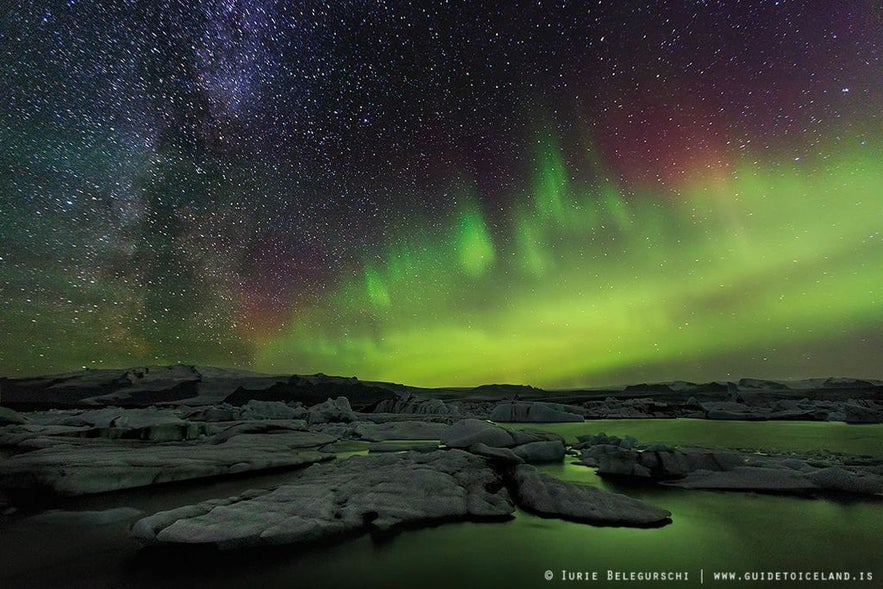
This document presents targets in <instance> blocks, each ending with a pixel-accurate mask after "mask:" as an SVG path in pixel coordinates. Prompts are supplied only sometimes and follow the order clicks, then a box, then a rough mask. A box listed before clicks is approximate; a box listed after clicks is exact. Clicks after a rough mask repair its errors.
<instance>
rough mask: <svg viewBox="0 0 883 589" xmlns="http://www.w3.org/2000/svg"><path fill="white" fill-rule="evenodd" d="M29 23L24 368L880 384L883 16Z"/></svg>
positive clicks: (109, 16) (27, 9)
mask: <svg viewBox="0 0 883 589" xmlns="http://www.w3.org/2000/svg"><path fill="white" fill-rule="evenodd" d="M0 10H2V12H0V49H2V54H0V55H2V57H0V145H2V152H0V304H2V308H0V337H2V342H0V374H5V375H30V374H40V373H49V372H61V371H68V370H75V369H80V368H82V367H93V368H100V367H125V366H133V365H144V364H170V363H176V362H183V363H191V364H212V365H220V366H235V367H244V368H250V369H254V370H258V371H263V372H283V373H313V372H325V373H328V374H341V375H356V376H358V377H360V378H363V379H373V380H392V381H398V382H405V383H408V384H414V385H428V386H435V385H476V384H481V383H486V382H518V383H530V384H534V385H538V386H547V387H556V386H557V387H565V386H580V385H586V386H599V385H604V384H612V383H626V382H639V381H661V380H672V379H685V380H699V381H707V380H721V379H735V378H739V377H743V376H755V377H768V378H803V377H810V376H831V375H842V376H857V377H883V233H881V228H883V60H881V52H883V8H881V4H880V3H879V2H876V1H874V0H856V1H851V0H844V1H842V2H840V1H838V2H823V1H817V2H811V1H807V2H797V1H786V0H780V1H778V2H777V1H774V0H763V1H760V0H757V1H735V0H734V1H719V2H713V1H701V0H693V1H672V2H642V1H629V0H617V1H613V0H603V1H600V2H599V1H592V2H565V1H559V2H517V1H513V2H505V3H503V2H469V3H467V2H443V1H438V2H429V1H426V2H383V1H378V0H366V1H350V2H347V1H342V0H341V1H339V2H309V1H307V2H296V1H290V2H289V1H281V0H280V1H271V0H242V1H238V0H221V1H203V0H149V1H147V0H144V1H140V0H139V1H135V0H129V1H118V0H117V1H102V2H98V1H87V0H63V1H47V0H33V1H27V2H15V3H13V5H12V6H9V7H5V8H2V9H0Z"/></svg>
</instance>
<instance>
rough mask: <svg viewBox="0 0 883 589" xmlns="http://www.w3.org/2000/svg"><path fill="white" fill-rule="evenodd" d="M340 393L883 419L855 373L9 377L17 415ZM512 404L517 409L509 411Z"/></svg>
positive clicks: (477, 408)
mask: <svg viewBox="0 0 883 589" xmlns="http://www.w3.org/2000/svg"><path fill="white" fill-rule="evenodd" d="M340 396H343V397H346V398H347V399H348V400H349V402H350V405H351V406H352V408H353V409H354V410H356V411H362V412H369V413H370V412H376V413H394V414H415V415H417V414H419V415H436V416H444V415H447V416H450V417H453V416H456V415H461V414H462V415H465V414H471V415H477V416H481V417H491V416H493V418H495V419H498V420H500V419H501V418H502V416H504V415H508V416H509V417H508V420H511V421H534V422H542V421H561V420H564V421H569V420H570V421H579V420H581V419H622V418H626V419H632V418H677V417H689V418H699V419H723V420H747V421H755V420H807V421H826V420H827V421H845V422H848V423H880V422H881V421H883V381H875V380H862V379H854V378H817V379H807V380H795V381H773V380H761V379H750V378H743V379H741V380H739V381H737V382H710V383H691V382H684V381H675V382H670V383H644V384H635V385H629V386H625V387H619V388H607V389H575V390H543V389H538V388H535V387H531V386H525V385H510V384H490V385H482V386H478V387H474V388H441V389H426V388H419V387H410V386H407V385H402V384H395V383H384V382H370V381H361V380H358V379H357V378H355V377H340V376H327V375H324V374H315V375H266V374H258V373H254V372H248V371H243V370H232V369H223V368H213V367H203V366H185V365H175V366H147V367H140V368H131V369H127V370H122V369H121V370H107V369H101V370H92V369H87V370H83V371H79V372H72V373H68V374H60V375H52V376H45V377H30V378H0V405H2V406H4V407H8V408H11V409H14V410H17V411H31V410H45V409H52V408H56V409H62V408H69V409H73V408H97V407H108V406H114V407H130V408H136V407H149V406H168V407H175V406H183V407H208V406H217V405H222V404H228V405H232V406H235V407H240V406H244V405H246V404H247V403H249V402H250V401H266V402H272V401H278V402H283V403H289V404H290V403H300V404H302V405H306V406H311V405H315V404H317V403H321V402H323V401H325V400H326V399H329V398H336V397H340ZM505 402H510V405H508V406H505V408H504V406H503V405H502V403H505ZM531 403H536V405H533V406H532V405H531ZM568 416H569V417H568ZM562 417H563V419H562Z"/></svg>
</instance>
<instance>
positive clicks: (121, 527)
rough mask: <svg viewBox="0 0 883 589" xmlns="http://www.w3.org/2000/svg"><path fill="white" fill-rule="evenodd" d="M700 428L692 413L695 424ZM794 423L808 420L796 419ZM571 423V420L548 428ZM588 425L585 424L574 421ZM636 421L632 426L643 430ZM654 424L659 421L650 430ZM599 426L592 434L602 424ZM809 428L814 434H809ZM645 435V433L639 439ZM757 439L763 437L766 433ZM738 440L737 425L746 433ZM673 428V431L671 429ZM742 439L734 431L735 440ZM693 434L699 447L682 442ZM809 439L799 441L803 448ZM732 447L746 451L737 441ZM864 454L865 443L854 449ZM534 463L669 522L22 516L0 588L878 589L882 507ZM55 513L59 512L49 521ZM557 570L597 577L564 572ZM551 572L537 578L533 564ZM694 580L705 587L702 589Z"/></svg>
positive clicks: (169, 503)
mask: <svg viewBox="0 0 883 589" xmlns="http://www.w3.org/2000/svg"><path fill="white" fill-rule="evenodd" d="M620 423H621V422H604V423H603V424H600V425H601V426H602V427H601V429H604V430H606V431H607V432H608V433H617V434H620V435H624V434H625V433H630V434H631V435H635V436H636V437H638V438H639V439H647V440H651V439H652V438H653V436H655V435H657V433H658V434H659V435H662V434H665V435H666V436H668V437H667V438H660V439H659V440H656V441H669V442H670V443H683V440H685V439H690V438H691V436H693V435H694V434H695V431H694V430H695V425H693V423H694V422H684V421H677V422H674V421H666V422H664V423H661V422H658V421H654V422H647V421H644V422H637V421H632V422H626V425H624V426H623V427H624V428H626V429H627V430H628V431H626V430H625V429H618V427H619V425H618V424H620ZM699 423H702V422H699ZM725 425H726V427H727V432H729V433H728V434H727V435H729V434H730V433H734V432H735V433H738V431H739V428H740V427H746V429H747V430H750V432H749V433H750V437H749V438H747V439H751V440H753V445H755V446H760V447H765V448H768V449H791V450H796V449H801V448H803V449H816V448H817V446H816V444H818V443H821V444H822V446H821V447H825V444H824V440H825V438H826V437H827V438H829V439H830V440H832V442H831V446H836V447H831V448H830V449H831V450H838V451H846V450H847V449H851V450H854V451H857V449H859V448H876V452H875V453H876V454H880V452H881V446H883V444H881V441H883V436H881V429H880V428H876V427H871V428H865V427H858V428H849V427H848V426H843V427H841V424H783V425H786V426H787V427H784V428H760V429H758V428H756V427H755V426H757V425H762V426H765V425H768V424H745V423H742V424H735V423H728V424H725ZM804 425H811V426H813V427H810V428H805V427H803V426H804ZM555 427H562V428H572V427H573V426H553V427H551V428H546V427H545V426H544V428H545V429H554V428H555ZM583 427H584V428H585V427H592V426H591V425H584V426H583ZM642 428H644V429H643V431H642ZM659 428H662V429H659ZM599 431H600V429H599ZM807 432H811V433H812V434H813V435H812V436H809V435H808V434H807ZM642 434H643V435H642ZM763 434H766V435H765V436H764V435H763ZM746 435H747V434H746ZM678 436H680V437H678ZM745 439H746V438H742V440H743V442H744V440H745ZM691 443H699V442H698V441H696V442H691ZM804 444H807V446H803V445H804ZM739 445H742V446H745V445H746V444H745V443H741V444H739ZM862 453H872V452H862ZM543 470H545V471H546V472H548V473H550V474H554V475H556V476H559V477H561V478H563V479H566V480H573V481H581V482H585V483H589V484H594V485H599V486H602V487H606V488H608V489H611V490H615V491H620V492H627V493H628V494H630V495H632V496H635V497H638V498H640V499H643V500H646V501H649V502H652V503H655V504H657V505H659V506H661V507H665V508H666V509H669V510H670V511H671V512H672V513H673V515H672V518H673V522H674V523H673V524H671V525H669V526H667V527H665V528H661V529H652V530H640V529H628V528H596V527H592V526H586V525H580V524H574V523H568V522H562V521H559V520H554V519H543V518H539V517H536V516H533V515H530V514H527V513H523V512H519V513H517V514H516V517H515V518H514V519H513V520H511V521H508V522H504V523H481V524H479V523H453V524H445V525H441V526H438V527H434V528H429V529H422V530H415V531H406V532H403V533H401V534H399V535H398V536H395V537H393V538H392V539H386V540H383V541H374V540H372V539H371V538H370V537H361V538H357V539H353V540H349V541H345V542H343V543H341V544H338V545H334V546H329V547H324V548H320V549H310V550H305V549H288V548H285V549H280V550H277V551H272V552H267V551H261V552H252V553H248V554H245V555H227V554H219V555H218V554H194V553H192V552H190V551H180V550H177V551H176V550H170V551H165V552H150V551H144V550H139V549H138V546H137V544H136V543H135V542H134V541H133V540H132V539H131V538H130V537H129V535H128V526H129V525H130V524H131V522H132V521H133V520H134V519H136V518H129V519H127V520H123V521H118V522H115V523H110V524H104V525H98V524H88V523H84V522H72V521H65V520H64V518H61V521H56V522H54V523H40V522H39V521H38V520H35V519H33V518H30V519H29V518H23V517H15V518H11V519H7V520H6V521H5V522H4V524H3V528H2V530H0V574H2V576H0V586H2V587H3V588H4V589H7V588H17V587H136V588H141V587H143V588H147V587H151V588H155V587H187V588H191V587H218V588H228V587H237V588H238V587H279V588H296V587H322V588H324V587H377V588H403V589H404V588H420V587H427V588H431V587H482V588H485V587H506V586H509V587H562V586H570V587H577V586H578V587H584V586H605V587H613V586H618V587H635V586H638V587H660V586H662V587H676V586H680V587H698V586H700V570H701V571H702V572H703V574H704V581H705V583H704V585H713V586H719V587H821V586H826V587H881V586H883V559H881V554H883V509H881V507H883V503H881V502H879V501H877V502H853V503H842V502H832V501H827V500H811V499H796V498H789V497H779V496H769V495H755V494H736V493H718V492H705V491H684V490H678V489H659V488H656V487H628V488H624V487H615V486H611V485H610V484H609V483H607V482H605V481H603V480H601V479H599V478H598V477H596V476H595V474H594V472H593V471H592V470H590V469H587V468H585V467H582V466H577V465H570V464H565V465H550V466H546V467H543ZM288 476H290V475H286V474H275V475H267V476H262V477H255V478H251V479H248V480H234V481H223V482H215V483H212V484H211V485H207V486H194V485H178V486H170V487H165V488H160V489H153V490H136V491H131V492H125V493H116V494H112V495H106V496H102V497H90V498H85V499H82V500H78V501H76V502H73V503H71V504H70V505H69V506H67V507H66V508H67V509H73V510H107V509H111V508H118V507H134V508H136V509H140V510H142V511H144V512H148V513H149V512H153V511H158V510H162V509H169V508H172V507H175V506H178V505H184V504H189V503H193V502H195V501H200V500H203V499H206V498H209V497H218V496H227V495H231V494H235V493H238V492H241V491H242V490H244V489H246V488H255V487H258V488H259V487H263V486H270V485H273V484H277V483H278V482H280V481H283V480H285V478H286V477H288ZM57 519H58V518H57ZM562 569H565V570H568V571H571V572H576V571H583V572H587V573H589V574H591V573H592V572H597V574H598V576H599V580H598V581H570V582H567V581H562V580H560V577H561V574H562V573H561V571H562ZM547 570H552V571H553V574H554V579H553V580H552V581H546V580H545V579H544V572H545V571H547ZM608 570H614V571H621V572H624V573H627V572H639V571H650V572H653V571H656V572H663V571H671V572H676V571H682V572H686V573H687V576H688V580H687V581H686V582H676V581H671V582H652V581H647V582H638V581H634V582H627V581H623V582H607V581H606V578H607V574H608V572H607V571H608ZM716 570H717V571H733V572H736V573H737V574H742V573H744V572H755V571H818V572H831V571H849V572H850V573H852V574H854V575H856V576H858V575H859V573H861V572H872V573H873V574H874V576H875V579H874V580H873V581H870V582H867V581H866V582H861V581H853V582H754V583H747V582H744V581H743V582H738V581H737V582H720V581H719V582H714V581H713V579H712V577H711V575H712V574H713V572H714V571H716ZM704 585H703V586H704Z"/></svg>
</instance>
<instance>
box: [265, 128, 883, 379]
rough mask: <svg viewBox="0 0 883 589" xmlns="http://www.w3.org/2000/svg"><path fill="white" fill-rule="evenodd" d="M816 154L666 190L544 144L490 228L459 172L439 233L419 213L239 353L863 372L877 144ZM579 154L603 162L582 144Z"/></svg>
mask: <svg viewBox="0 0 883 589" xmlns="http://www.w3.org/2000/svg"><path fill="white" fill-rule="evenodd" d="M848 144H850V145H852V147H850V148H847V147H845V146H846V145H848ZM820 152H821V150H820ZM825 152H826V153H831V154H835V155H831V156H826V157H819V158H818V159H817V160H816V161H806V160H802V159H799V158H798V159H793V158H792V159H791V160H787V161H780V162H773V163H759V162H758V161H757V160H753V159H752V158H750V157H743V158H741V159H739V160H737V161H734V162H732V163H731V164H728V165H727V164H721V165H718V166H712V167H707V168H703V169H701V170H697V173H696V174H693V175H688V177H692V178H695V179H694V180H692V181H685V182H683V183H682V186H681V187H680V188H679V189H678V190H657V191H649V190H643V191H641V190H634V189H632V190H626V189H625V188H623V187H621V186H618V185H616V184H614V183H612V182H610V181H607V180H605V181H594V182H580V181H577V180H574V177H575V175H572V174H571V173H570V171H569V170H568V169H567V166H566V164H565V163H564V157H563V156H562V153H561V149H560V148H559V147H558V146H557V145H556V142H554V141H549V140H547V141H545V142H543V146H542V148H541V149H540V151H539V153H538V157H537V158H536V161H537V163H538V165H537V168H536V170H535V173H534V178H533V182H532V184H531V191H530V196H529V198H527V199H524V200H523V201H522V202H519V203H518V204H517V205H516V206H515V207H513V208H512V210H510V211H508V213H509V214H508V217H506V218H504V219H503V221H498V222H496V223H493V224H492V223H490V222H489V221H488V220H487V219H486V215H485V214H483V212H482V209H481V208H480V207H479V205H478V203H479V202H480V199H478V198H476V196H475V191H474V189H472V188H471V187H470V186H469V183H468V182H461V183H460V184H461V186H459V187H458V190H460V193H461V194H462V195H463V196H462V197H461V198H460V199H458V202H460V204H461V210H460V214H459V216H458V217H457V218H452V219H450V220H449V222H448V223H447V226H448V229H447V230H442V231H439V230H433V229H423V228H425V227H432V226H433V224H430V223H429V222H428V221H427V220H424V222H422V223H421V222H415V223H412V226H411V228H410V229H408V230H407V231H406V232H403V233H404V234H403V236H400V239H398V240H397V241H395V245H390V246H388V247H387V249H386V250H385V251H384V252H383V253H382V254H381V255H377V256H375V257H370V258H369V256H368V255H366V262H365V264H364V268H363V269H362V271H361V272H360V273H358V274H357V275H356V276H354V277H353V278H351V279H347V280H344V281H343V282H342V283H341V284H340V285H339V287H337V288H336V289H335V290H334V292H333V293H332V294H331V295H330V296H326V297H323V298H322V299H321V300H317V301H314V302H313V303H311V304H304V305H301V306H299V307H298V308H296V309H294V310H293V312H292V317H291V319H290V321H289V322H288V323H287V325H288V326H289V327H288V328H287V329H286V330H285V331H284V332H283V333H278V334H275V335H271V336H268V337H266V338H263V339H262V340H260V341H257V342H255V356H254V362H253V365H252V366H253V367H254V368H255V369H258V370H261V371H269V372H278V371H283V372H300V373H304V372H319V371H321V372H325V373H331V374H346V375H358V376H359V378H362V379H367V380H385V381H398V382H404V383H408V384H411V385H422V386H444V385H449V386H471V385H477V384H481V383H488V382H517V383H530V384H533V385H538V386H546V387H569V386H586V385H590V386H591V385H602V384H610V383H615V382H624V381H635V380H639V379H646V380H665V379H677V378H680V379H692V380H713V379H722V378H727V377H730V376H732V377H735V378H738V377H742V376H748V375H753V376H761V377H769V378H788V377H793V378H796V377H807V376H823V375H830V371H831V370H832V367H834V366H838V367H841V368H842V367H844V366H845V367H855V369H856V370H857V371H861V372H863V373H864V374H853V375H854V376H863V375H866V376H875V375H874V374H871V375H868V374H867V373H868V371H872V372H873V371H874V370H879V367H880V366H881V359H883V358H881V351H880V348H879V347H876V346H875V345H874V343H875V342H874V341H873V337H874V334H877V337H878V339H879V334H880V333H883V236H881V233H880V227H881V221H883V152H881V150H880V146H879V142H876V143H875V142H872V141H870V140H867V139H865V140H856V141H853V142H851V143H849V142H847V141H840V142H839V143H837V144H836V145H834V146H832V148H831V149H828V150H825ZM585 160H586V162H588V164H589V165H591V166H593V167H594V168H595V169H596V170H597V171H599V173H598V174H596V176H597V177H600V178H604V177H607V176H608V175H607V174H605V173H604V172H603V171H602V170H601V168H602V166H600V165H599V163H598V158H597V157H596V156H595V155H594V152H593V150H586V152H585ZM436 226H437V225H436ZM371 253H373V252H371ZM868 338H871V340H869V339H868ZM881 343H883V342H881ZM832 358H834V359H836V361H832ZM876 376H879V374H876Z"/></svg>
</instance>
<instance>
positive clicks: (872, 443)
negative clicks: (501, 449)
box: [503, 419, 883, 456]
mask: <svg viewBox="0 0 883 589" xmlns="http://www.w3.org/2000/svg"><path fill="white" fill-rule="evenodd" d="M503 425H505V426H506V427H508V428H511V429H540V430H545V431H551V432H556V433H558V434H560V435H562V436H564V437H565V438H566V439H567V441H568V442H571V443H573V442H575V441H576V436H577V435H580V434H597V433H601V432H604V433H607V434H611V435H617V436H620V437H623V436H634V437H635V438H637V439H638V441H640V442H642V443H645V444H656V443H659V444H668V445H672V446H703V447H723V448H754V449H759V450H776V451H782V452H816V451H830V452H843V453H846V454H857V455H865V456H883V424H873V425H849V424H846V423H841V422H821V421H820V422H816V421H708V420H704V419H605V420H591V421H586V422H585V423H531V424H526V423H507V424H503Z"/></svg>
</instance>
